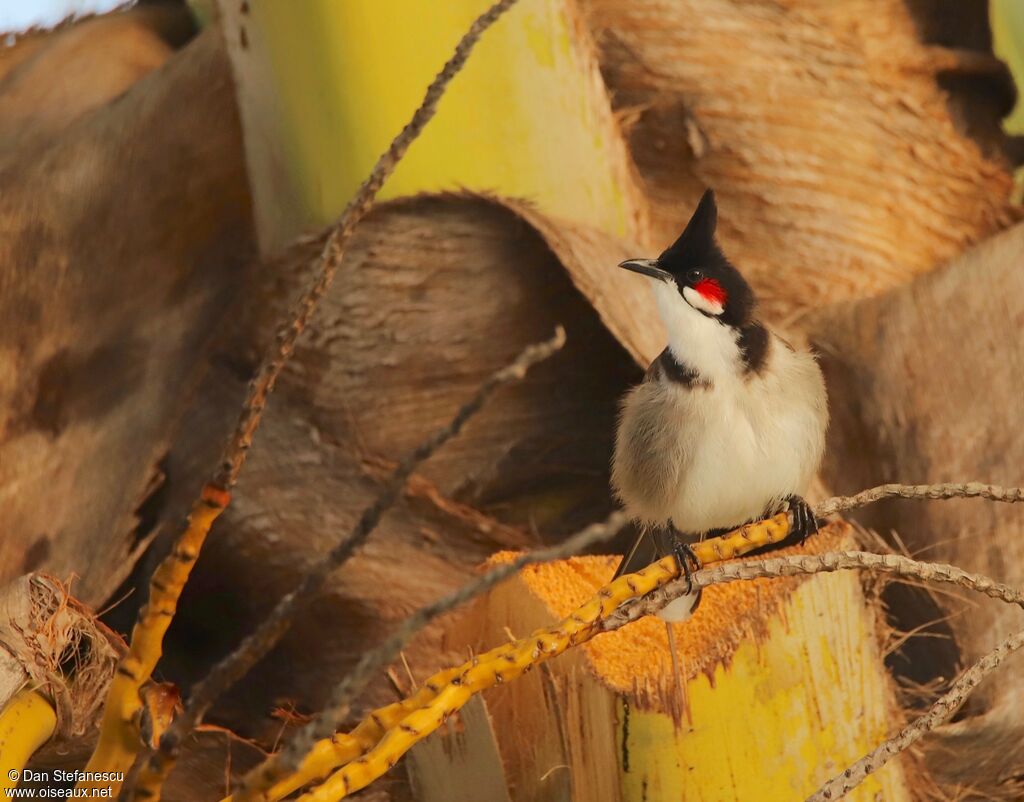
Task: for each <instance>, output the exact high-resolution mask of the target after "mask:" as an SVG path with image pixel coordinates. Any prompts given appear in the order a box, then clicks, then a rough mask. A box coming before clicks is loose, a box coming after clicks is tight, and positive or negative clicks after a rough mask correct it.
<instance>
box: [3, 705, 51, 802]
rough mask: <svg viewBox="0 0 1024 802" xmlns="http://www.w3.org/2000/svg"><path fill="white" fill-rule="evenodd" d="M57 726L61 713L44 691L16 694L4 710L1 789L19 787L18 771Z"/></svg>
mask: <svg viewBox="0 0 1024 802" xmlns="http://www.w3.org/2000/svg"><path fill="white" fill-rule="evenodd" d="M56 727H57V714H56V713H54V712H53V706H52V705H51V704H50V703H49V702H48V701H46V699H45V698H44V697H43V696H42V694H40V693H38V692H37V691H20V692H19V693H17V694H15V696H14V698H13V699H11V701H10V702H8V703H7V706H6V707H5V708H4V709H3V712H0V769H2V771H0V790H6V789H9V788H16V787H17V785H18V773H19V772H20V771H21V770H22V769H23V768H24V767H25V764H26V763H28V759H29V758H30V757H32V755H33V754H34V753H35V751H36V750H37V749H38V748H39V747H41V746H42V745H43V744H45V743H46V742H47V741H48V740H50V737H51V736H52V735H53V731H54V730H55V729H56Z"/></svg>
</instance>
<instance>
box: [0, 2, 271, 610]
mask: <svg viewBox="0 0 1024 802" xmlns="http://www.w3.org/2000/svg"><path fill="white" fill-rule="evenodd" d="M86 24H89V25H92V24H95V25H99V24H100V21H99V20H97V21H96V22H95V23H86ZM75 30H76V28H74V27H72V28H70V29H68V30H67V31H66V33H64V34H59V35H67V36H70V35H72V34H73V33H74V31H75ZM55 35H58V34H55ZM90 41H92V40H91V39H90V38H86V39H85V41H83V42H80V43H79V46H80V47H82V48H85V47H87V46H88V43H89V42H90ZM104 42H106V40H105V39H104V38H103V37H102V36H100V37H99V40H98V43H97V46H99V47H102V46H103V44H104ZM52 50H53V51H54V52H53V56H54V58H57V57H60V56H61V55H62V52H63V51H62V50H61V48H59V47H57V46H56V45H54V46H53V48H52ZM45 55H46V52H40V53H39V54H38V60H39V63H38V65H37V66H38V69H40V70H44V71H47V72H52V71H58V72H59V71H60V69H63V68H70V67H73V65H74V63H76V62H74V61H72V62H70V63H68V64H64V63H63V62H61V64H59V65H58V66H57V67H54V66H53V65H49V64H48V62H46V61H45V59H44V56H45ZM73 55H75V57H76V58H80V57H81V58H84V57H85V56H84V55H82V54H79V53H77V51H76V54H73ZM21 66H22V67H27V66H28V61H25V62H23V63H22V65H21ZM76 72H77V73H78V74H77V75H76V80H81V81H84V80H85V78H84V77H83V75H82V74H81V72H82V71H81V70H77V71H76ZM101 74H103V73H102V71H101ZM12 77H13V72H12V73H10V74H9V75H8V79H11V78H12ZM28 78H29V76H25V80H28ZM119 87H121V84H116V86H115V87H114V88H111V87H106V88H104V87H103V86H102V85H101V86H99V87H97V88H94V89H95V92H94V94H95V95H96V96H98V97H99V98H101V99H102V98H103V97H108V98H109V95H110V94H111V93H113V92H114V91H115V89H118V88H119ZM97 103H98V105H95V106H94V107H93V108H91V109H89V110H85V109H82V110H80V114H79V116H78V117H77V118H75V119H74V120H73V121H65V122H64V123H63V127H62V128H61V130H60V132H59V134H58V133H54V135H53V136H52V137H38V138H34V139H32V140H31V141H27V142H22V143H21V144H19V145H18V146H17V147H12V148H11V149H9V150H3V149H0V183H2V185H3V187H4V191H3V193H2V196H0V231H2V237H0V290H2V291H0V318H2V319H3V320H4V321H6V324H7V325H5V326H4V327H3V330H2V331H0V488H2V491H0V492H2V494H3V496H2V497H3V499H4V510H5V523H6V534H7V537H5V538H3V540H2V542H0V563H2V566H3V568H2V573H0V578H3V577H7V578H9V577H12V576H16V575H18V574H20V573H22V572H25V571H28V570H33V569H36V568H39V569H43V570H46V571H48V572H50V573H53V574H55V575H58V576H65V575H67V574H69V573H71V572H74V573H75V574H77V575H78V576H79V577H80V581H79V582H78V584H77V585H76V593H77V595H78V596H79V598H81V599H82V600H83V601H85V602H87V603H91V604H95V605H97V606H98V605H100V604H102V603H103V602H105V601H106V600H107V599H108V598H109V597H110V596H111V594H112V593H113V591H114V590H115V589H116V588H117V586H118V585H119V584H120V583H121V582H122V581H123V580H124V579H125V577H126V576H127V575H128V573H129V571H130V570H131V566H132V564H133V563H134V560H135V558H136V557H137V555H138V554H139V553H141V550H142V548H144V547H145V545H146V543H147V542H148V538H149V537H150V536H151V535H152V532H151V531H150V530H149V529H147V528H145V527H146V526H148V525H149V523H150V522H149V521H145V522H144V526H143V529H142V530H141V531H136V527H137V526H138V525H139V519H140V513H139V512H138V508H139V507H140V505H141V504H142V503H143V502H144V500H145V499H146V498H147V497H151V496H152V495H153V493H154V492H155V491H156V490H157V489H158V488H159V486H160V483H161V482H162V480H163V475H162V472H161V470H160V468H159V467H158V463H159V461H160V460H161V459H162V457H163V456H164V455H165V453H166V450H167V448H168V446H169V441H170V439H171V437H172V435H173V432H174V426H175V423H176V420H177V418H178V416H179V414H180V412H181V410H182V409H183V408H184V407H185V405H186V403H187V401H188V395H189V391H190V388H191V387H192V385H193V384H194V382H195V379H196V372H197V368H198V367H200V366H201V360H200V359H199V357H200V355H201V353H202V352H203V349H204V348H205V346H206V344H207V342H208V340H209V338H210V335H211V333H212V331H213V330H214V329H215V327H216V325H217V324H218V322H219V321H220V319H221V316H222V314H223V309H224V308H225V306H226V302H227V300H228V299H229V298H230V297H231V296H232V295H233V294H235V293H237V292H238V290H239V287H240V285H241V284H242V283H244V280H245V275H246V273H245V267H246V266H247V265H248V263H249V259H250V258H251V252H252V248H251V244H250V243H251V242H252V240H251V227H250V217H249V214H250V209H249V201H248V190H247V188H246V179H245V172H244V165H243V163H242V155H241V152H240V144H239V131H238V123H237V119H236V117H235V116H234V111H233V105H232V104H233V101H232V92H231V87H230V83H229V76H228V74H227V65H226V63H225V59H224V56H223V54H222V52H221V50H220V46H219V45H218V42H217V32H216V31H215V30H211V31H209V32H207V33H205V34H203V35H201V36H200V37H199V38H198V39H197V40H196V41H194V42H193V43H191V44H190V45H188V46H187V47H186V48H184V50H182V51H181V52H179V53H177V54H175V55H174V56H172V57H171V58H170V59H169V60H168V61H167V63H166V64H165V66H164V67H163V68H161V69H158V70H155V71H153V72H150V73H149V74H148V75H147V76H146V77H144V78H143V79H141V80H140V81H139V82H137V83H136V84H135V85H133V86H132V87H131V88H130V89H128V91H127V93H125V94H123V95H121V96H120V97H118V98H117V99H116V101H113V102H109V103H102V102H100V101H97ZM40 113H41V112H40ZM42 186H45V187H49V188H50V190H49V191H47V192H45V193H40V191H39V187H42ZM143 512H144V513H145V517H149V512H148V511H147V510H144V511H143ZM178 514H180V513H178Z"/></svg>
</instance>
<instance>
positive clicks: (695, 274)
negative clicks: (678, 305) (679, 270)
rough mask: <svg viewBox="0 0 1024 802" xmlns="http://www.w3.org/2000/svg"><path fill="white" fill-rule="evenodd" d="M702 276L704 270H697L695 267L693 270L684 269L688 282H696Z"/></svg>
mask: <svg viewBox="0 0 1024 802" xmlns="http://www.w3.org/2000/svg"><path fill="white" fill-rule="evenodd" d="M702 278H704V272H703V271H702V270H697V268H694V269H693V270H687V271H686V280H687V281H688V282H689V283H690V284H696V283H697V282H698V281H700V280H701V279H702Z"/></svg>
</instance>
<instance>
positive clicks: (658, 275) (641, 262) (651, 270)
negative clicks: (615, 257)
mask: <svg viewBox="0 0 1024 802" xmlns="http://www.w3.org/2000/svg"><path fill="white" fill-rule="evenodd" d="M619 267H624V268H626V270H632V271H633V272H634V273H640V274H642V275H644V276H650V277H651V278H653V279H657V280H658V281H671V280H672V274H671V273H669V272H668V271H667V270H662V269H661V268H660V267H658V260H657V259H627V260H626V261H625V262H620V263H619Z"/></svg>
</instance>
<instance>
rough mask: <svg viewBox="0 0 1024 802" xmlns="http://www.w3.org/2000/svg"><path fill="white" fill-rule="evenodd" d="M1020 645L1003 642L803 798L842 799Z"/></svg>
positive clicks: (1023, 640)
mask: <svg viewBox="0 0 1024 802" xmlns="http://www.w3.org/2000/svg"><path fill="white" fill-rule="evenodd" d="M1022 646H1024V632H1018V633H1017V634H1015V635H1011V636H1010V637H1009V638H1007V639H1006V640H1004V641H1003V642H1002V643H1000V644H999V646H997V647H996V648H995V649H993V650H992V651H991V652H989V653H988V654H987V655H985V656H984V657H982V658H981V659H980V660H979V661H978V662H977V663H975V664H974V665H973V666H971V667H970V668H969V669H967V671H965V672H964V673H963V674H961V675H960V678H959V679H958V680H957V681H956V682H954V683H953V685H952V687H951V688H950V689H949V691H948V692H946V693H944V694H943V695H942V696H940V697H939V698H938V699H937V700H936V701H935V703H934V704H932V706H931V707H930V708H928V712H926V713H925V714H924V715H923V716H921V717H920V718H919V719H917V720H915V721H913V722H911V723H910V724H908V725H907V726H906V727H904V728H903V729H902V730H900V731H899V733H897V734H896V735H895V736H893V737H892V738H890V739H889V740H887V741H885V742H884V743H882V744H880V745H879V746H878V747H877V748H875V749H873V750H872V751H871V752H869V753H868V754H866V755H865V756H864V757H862V758H861V759H860V760H858V761H857V762H856V763H854V764H853V765H852V766H850V767H849V768H848V769H846V771H844V772H843V773H842V774H838V775H836V776H835V777H833V778H832V779H831V780H829V781H828V782H827V783H825V784H824V785H823V786H822V787H821V788H819V789H818V790H817V791H815V792H814V793H813V794H811V795H810V796H809V797H807V802H827V801H828V800H835V799H842V798H843V797H844V796H845V795H846V794H848V793H849V792H850V791H852V790H853V789H854V788H856V787H857V786H858V785H860V783H862V782H863V781H864V780H865V779H866V778H867V777H868V775H869V774H873V773H874V772H876V771H878V770H879V769H880V768H882V766H884V765H885V764H886V763H888V762H889V760H891V759H892V758H893V757H895V756H896V755H898V754H899V753H900V752H902V751H903V750H905V749H907V748H908V747H909V746H911V745H912V744H914V743H915V742H916V741H918V740H920V738H922V737H923V736H924V735H925V734H926V733H929V732H931V731H932V730H934V729H935V728H936V727H938V726H939V725H940V724H942V723H944V722H945V721H947V720H949V718H950V717H951V716H952V715H953V714H954V713H955V712H956V711H957V710H959V709H960V706H961V705H962V704H963V703H964V701H965V700H966V699H967V697H968V696H969V695H970V694H971V692H972V691H973V690H974V689H975V688H976V687H978V685H979V684H980V683H981V681H982V680H983V679H985V677H987V676H988V675H989V674H991V673H992V672H993V671H995V670H996V669H997V668H998V667H999V665H1000V663H1002V662H1003V660H1005V659H1006V658H1007V657H1008V656H1009V655H1011V654H1012V653H1013V652H1015V651H1017V650H1018V649H1020V648H1021V647H1022Z"/></svg>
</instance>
